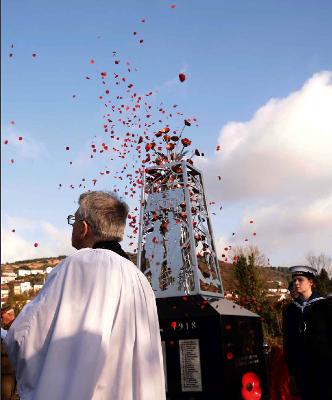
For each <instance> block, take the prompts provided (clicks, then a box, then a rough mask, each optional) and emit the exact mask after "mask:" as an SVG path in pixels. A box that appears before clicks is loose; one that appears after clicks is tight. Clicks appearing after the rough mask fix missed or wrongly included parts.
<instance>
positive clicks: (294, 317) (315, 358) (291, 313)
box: [284, 265, 332, 400]
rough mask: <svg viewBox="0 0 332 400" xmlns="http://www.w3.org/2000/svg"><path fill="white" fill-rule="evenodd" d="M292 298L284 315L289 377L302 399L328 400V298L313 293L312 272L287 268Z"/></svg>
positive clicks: (331, 311)
mask: <svg viewBox="0 0 332 400" xmlns="http://www.w3.org/2000/svg"><path fill="white" fill-rule="evenodd" d="M290 272H291V273H292V279H293V283H294V289H295V291H296V292H297V294H298V297H296V298H293V300H292V301H291V303H290V304H289V305H288V306H287V308H286V310H285V315H284V351H285V356H286V360H287V364H288V368H289V374H290V376H291V381H292V382H293V386H295V387H296V391H297V394H298V395H300V396H301V398H302V399H303V400H332V379H331V378H332V299H331V298H327V299H325V298H324V297H322V296H320V294H319V293H317V292H315V291H314V288H315V276H316V270H315V269H314V268H312V267H308V266H302V265H300V266H294V267H291V268H290Z"/></svg>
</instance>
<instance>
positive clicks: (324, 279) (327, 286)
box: [316, 268, 332, 296]
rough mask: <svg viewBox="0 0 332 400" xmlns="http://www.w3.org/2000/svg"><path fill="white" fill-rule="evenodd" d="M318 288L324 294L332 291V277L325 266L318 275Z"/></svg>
mask: <svg viewBox="0 0 332 400" xmlns="http://www.w3.org/2000/svg"><path fill="white" fill-rule="evenodd" d="M316 290H317V291H318V292H319V293H320V294H321V295H322V296H327V295H328V294H331V293H332V279H330V278H329V276H328V274H327V271H326V269H325V268H322V269H321V271H320V273H319V274H318V276H317V277H316Z"/></svg>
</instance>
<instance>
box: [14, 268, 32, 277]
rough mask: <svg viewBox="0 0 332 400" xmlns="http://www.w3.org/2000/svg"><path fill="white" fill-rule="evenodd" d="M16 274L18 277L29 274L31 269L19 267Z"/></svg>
mask: <svg viewBox="0 0 332 400" xmlns="http://www.w3.org/2000/svg"><path fill="white" fill-rule="evenodd" d="M16 274H17V276H18V277H23V276H28V275H31V269H23V268H19V269H18V270H17V271H16Z"/></svg>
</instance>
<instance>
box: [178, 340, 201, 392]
mask: <svg viewBox="0 0 332 400" xmlns="http://www.w3.org/2000/svg"><path fill="white" fill-rule="evenodd" d="M179 351H180V367H181V387H182V392H201V391H202V372H201V360H200V355H199V340H198V339H186V340H179Z"/></svg>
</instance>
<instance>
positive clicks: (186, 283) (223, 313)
mask: <svg viewBox="0 0 332 400" xmlns="http://www.w3.org/2000/svg"><path fill="white" fill-rule="evenodd" d="M173 159H175V161H173V162H169V163H165V162H160V163H159V165H155V166H151V167H146V168H145V170H144V174H143V187H142V197H141V212H140V226H139V247H138V266H139V268H140V269H141V271H143V273H144V274H145V276H146V277H147V278H148V279H149V281H150V283H151V286H152V288H153V290H154V292H155V295H156V298H157V307H158V315H159V321H160V328H161V338H162V347H163V355H164V369H165V378H166V379H165V381H166V393H167V399H169V400H175V399H191V400H196V399H197V400H198V399H209V400H214V399H227V400H237V399H245V400H246V399H264V398H268V397H266V396H267V388H266V387H265V382H266V377H265V367H264V356H263V346H262V342H263V339H262V330H261V322H260V318H259V316H258V315H257V314H254V313H252V312H251V311H249V310H246V309H244V308H242V307H240V306H238V305H236V304H235V303H232V302H230V301H228V300H226V299H225V298H224V296H223V286H222V280H221V277H220V270H219V262H218V259H217V254H216V248H215V243H214V238H213V231H212V226H211V221H210V216H209V210H208V203H207V201H206V198H205V191H204V183H203V177H202V174H201V172H200V171H199V170H198V169H196V168H195V167H194V166H193V165H192V163H191V162H190V160H189V162H188V160H187V161H184V160H177V159H176V157H173Z"/></svg>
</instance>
